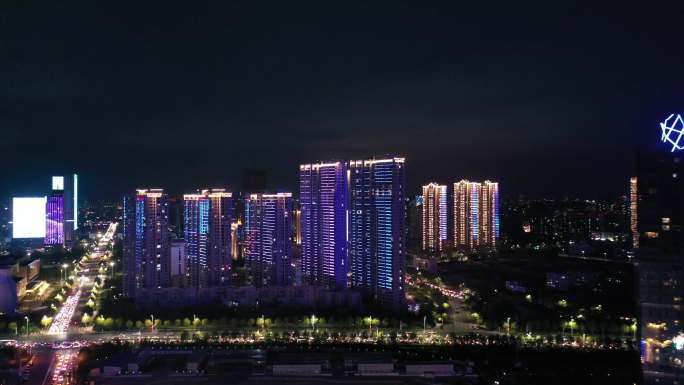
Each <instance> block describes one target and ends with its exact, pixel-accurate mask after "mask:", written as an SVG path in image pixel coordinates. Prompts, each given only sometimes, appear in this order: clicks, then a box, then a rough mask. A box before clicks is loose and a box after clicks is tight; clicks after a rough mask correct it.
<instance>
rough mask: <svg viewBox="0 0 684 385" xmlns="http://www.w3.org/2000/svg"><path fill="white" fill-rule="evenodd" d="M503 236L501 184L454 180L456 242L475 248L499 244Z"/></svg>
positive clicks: (461, 245)
mask: <svg viewBox="0 0 684 385" xmlns="http://www.w3.org/2000/svg"><path fill="white" fill-rule="evenodd" d="M498 239H499V184H498V183H497V182H492V181H488V180H486V181H484V182H483V183H480V182H470V181H468V180H461V181H460V182H456V183H454V245H455V246H457V247H461V248H466V249H471V248H473V247H477V246H488V247H494V246H496V242H497V240H498Z"/></svg>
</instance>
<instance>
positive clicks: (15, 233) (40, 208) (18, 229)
mask: <svg viewBox="0 0 684 385" xmlns="http://www.w3.org/2000/svg"><path fill="white" fill-rule="evenodd" d="M46 202H47V197H38V198H14V199H13V200H12V238H44V237H45V203H46Z"/></svg>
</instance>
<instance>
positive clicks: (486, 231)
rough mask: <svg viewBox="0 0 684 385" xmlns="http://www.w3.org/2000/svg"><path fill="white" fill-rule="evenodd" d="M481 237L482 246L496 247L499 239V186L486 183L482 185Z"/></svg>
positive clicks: (480, 209) (479, 222) (479, 242)
mask: <svg viewBox="0 0 684 385" xmlns="http://www.w3.org/2000/svg"><path fill="white" fill-rule="evenodd" d="M479 202H480V207H479V216H480V218H479V220H478V224H479V230H478V231H479V235H478V244H479V245H480V246H492V247H493V246H496V241H497V240H498V239H499V184H498V183H497V182H491V181H488V180H486V181H484V182H483V183H482V184H481V185H480V201H479Z"/></svg>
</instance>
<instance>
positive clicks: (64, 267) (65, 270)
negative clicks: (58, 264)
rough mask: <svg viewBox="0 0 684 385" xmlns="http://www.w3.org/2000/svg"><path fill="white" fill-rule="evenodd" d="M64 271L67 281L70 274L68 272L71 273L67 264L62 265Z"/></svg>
mask: <svg viewBox="0 0 684 385" xmlns="http://www.w3.org/2000/svg"><path fill="white" fill-rule="evenodd" d="M62 269H64V280H65V281H66V278H67V274H68V273H67V272H68V271H69V265H68V264H66V263H63V264H62ZM60 277H61V275H60Z"/></svg>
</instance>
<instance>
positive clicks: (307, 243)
mask: <svg viewBox="0 0 684 385" xmlns="http://www.w3.org/2000/svg"><path fill="white" fill-rule="evenodd" d="M299 191H300V194H299V196H300V208H301V229H302V262H303V263H302V270H303V276H304V280H305V282H308V283H310V284H323V285H326V286H328V287H331V288H337V289H342V288H345V287H346V286H347V272H348V267H347V204H348V203H347V199H348V191H349V190H348V185H347V166H346V165H345V163H343V162H327V163H314V164H303V165H301V166H299Z"/></svg>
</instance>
